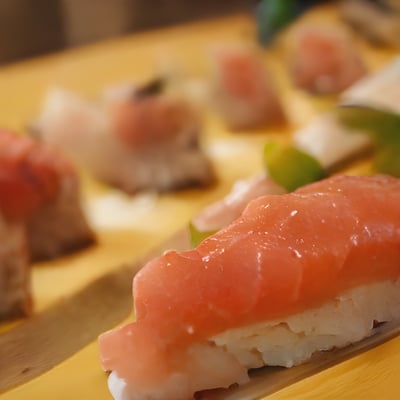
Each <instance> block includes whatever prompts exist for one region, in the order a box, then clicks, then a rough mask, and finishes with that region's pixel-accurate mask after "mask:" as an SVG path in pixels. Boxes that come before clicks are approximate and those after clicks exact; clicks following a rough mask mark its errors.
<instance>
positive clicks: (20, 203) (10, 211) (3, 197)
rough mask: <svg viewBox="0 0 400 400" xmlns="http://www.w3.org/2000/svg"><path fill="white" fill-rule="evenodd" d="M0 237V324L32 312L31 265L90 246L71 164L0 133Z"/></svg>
mask: <svg viewBox="0 0 400 400" xmlns="http://www.w3.org/2000/svg"><path fill="white" fill-rule="evenodd" d="M0 235H1V243H2V245H1V250H0V287H1V289H2V290H1V291H0V297H1V300H0V319H1V318H6V317H12V316H14V317H16V316H20V315H27V314H29V313H30V311H31V303H32V302H31V295H30V288H29V281H30V279H29V268H28V267H29V263H30V261H34V260H45V259H51V258H55V257H58V256H61V255H63V254H66V253H69V252H71V251H74V250H78V249H81V248H83V247H86V246H88V245H89V244H92V243H93V242H94V234H93V232H92V230H91V229H90V227H89V225H88V223H87V222H86V219H85V216H84V214H83V211H82V208H81V204H80V196H79V183H78V177H77V175H76V173H75V171H74V169H73V168H72V166H71V165H70V164H69V162H68V161H67V160H65V159H64V157H63V156H62V155H61V154H59V153H58V152H57V151H54V150H53V149H51V148H50V147H49V146H48V145H46V144H41V143H36V142H35V141H33V140H31V139H29V138H27V137H23V136H21V135H17V134H14V133H11V132H8V131H0Z"/></svg>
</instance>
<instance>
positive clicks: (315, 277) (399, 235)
mask: <svg viewBox="0 0 400 400" xmlns="http://www.w3.org/2000/svg"><path fill="white" fill-rule="evenodd" d="M399 201H400V180H398V179H396V178H392V177H389V176H385V175H377V176H371V177H355V176H353V177H352V176H335V177H332V178H329V179H326V180H321V181H319V182H316V183H313V184H310V185H307V186H304V187H302V188H300V189H298V190H297V191H295V192H293V193H290V194H284V195H280V196H276V195H275V196H263V197H260V198H258V199H256V200H254V201H252V202H250V203H249V205H248V206H247V208H246V210H245V211H244V212H243V214H242V215H241V216H240V217H239V218H238V219H236V220H235V221H234V222H233V223H232V224H230V225H229V226H228V227H226V228H224V229H222V230H221V231H219V232H217V233H216V234H214V235H212V236H210V237H209V238H208V239H206V240H204V241H203V242H202V243H201V244H200V245H199V246H198V247H197V248H196V249H194V250H189V251H185V252H182V253H178V252H175V251H169V252H166V253H164V254H163V255H162V256H161V257H159V258H156V259H154V260H153V261H150V262H149V263H148V264H147V265H146V266H145V267H144V268H143V269H142V270H141V271H140V272H139V273H138V274H137V275H136V277H135V279H134V283H133V293H134V305H135V315H136V322H134V323H130V324H127V325H125V326H122V327H120V328H117V329H115V330H113V331H110V332H107V333H105V334H103V335H102V336H101V337H100V339H99V345H100V354H101V362H102V366H103V368H104V370H106V371H111V374H110V376H109V387H110V390H111V392H112V394H113V396H114V398H115V399H117V400H120V399H124V400H132V399H135V400H140V399H153V400H156V399H157V400H161V399H162V400H172V399H174V400H188V399H191V398H193V395H194V393H195V392H196V391H201V390H204V389H210V388H216V387H228V386H230V385H231V384H234V383H238V384H242V383H244V382H246V381H247V380H248V372H247V371H248V369H250V368H258V367H261V366H263V365H279V366H284V367H291V366H293V365H296V364H299V363H302V362H304V361H306V360H308V359H309V358H310V357H311V355H312V354H313V353H314V352H316V351H320V350H324V351H325V350H330V349H332V348H334V347H343V346H346V345H348V344H350V343H352V342H356V341H359V340H361V339H363V338H364V337H366V336H368V335H370V334H371V333H373V327H374V323H376V322H385V321H389V320H394V319H398V318H400V307H399V306H400V208H399V206H398V205H399Z"/></svg>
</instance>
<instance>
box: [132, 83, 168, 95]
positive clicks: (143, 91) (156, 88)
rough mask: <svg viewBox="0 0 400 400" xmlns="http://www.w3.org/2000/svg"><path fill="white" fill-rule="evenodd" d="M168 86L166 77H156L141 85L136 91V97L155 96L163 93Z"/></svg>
mask: <svg viewBox="0 0 400 400" xmlns="http://www.w3.org/2000/svg"><path fill="white" fill-rule="evenodd" d="M165 86H166V82H165V79H163V78H155V79H153V80H151V81H150V82H148V83H146V84H145V85H143V86H141V87H139V88H138V89H136V90H135V92H134V98H135V99H142V98H144V97H148V96H155V95H158V94H161V93H162V92H163V90H164V88H165Z"/></svg>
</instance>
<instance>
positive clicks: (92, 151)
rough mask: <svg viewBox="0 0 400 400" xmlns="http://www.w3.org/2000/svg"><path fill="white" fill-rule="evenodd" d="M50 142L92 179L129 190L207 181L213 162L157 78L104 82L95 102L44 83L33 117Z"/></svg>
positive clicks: (189, 110)
mask: <svg viewBox="0 0 400 400" xmlns="http://www.w3.org/2000/svg"><path fill="white" fill-rule="evenodd" d="M35 130H36V135H37V136H38V137H40V139H41V140H43V141H45V142H49V143H52V144H53V145H56V146H58V147H60V148H62V149H63V150H64V151H66V152H67V153H68V154H69V155H70V157H71V158H72V159H73V160H74V161H75V162H77V163H78V164H80V165H81V166H83V167H85V168H86V169H87V170H88V171H89V172H90V173H91V174H92V175H93V176H95V177H96V178H97V179H99V180H101V181H103V182H106V183H108V184H111V185H113V186H115V187H117V188H119V189H121V190H123V191H125V192H127V193H129V194H133V193H135V192H137V191H139V190H156V191H159V192H163V191H170V190H174V189H179V188H183V187H187V186H192V185H201V186H203V185H208V184H210V183H211V182H212V181H213V179H214V173H213V169H212V167H211V164H210V162H209V160H208V159H207V157H206V156H205V154H204V152H203V151H202V149H201V146H200V143H199V142H200V131H201V123H200V119H199V116H198V114H197V112H196V111H195V110H194V108H193V107H192V106H191V105H190V104H189V103H188V101H186V100H185V99H183V98H179V97H176V96H170V95H169V94H168V93H165V91H164V82H163V80H159V79H156V80H154V81H152V82H150V83H148V84H146V85H144V86H141V87H135V86H133V85H122V86H118V87H114V88H109V90H107V92H106V95H105V97H104V99H103V103H102V104H101V105H98V104H95V103H91V102H89V101H86V100H84V99H82V98H80V97H79V96H78V95H76V94H75V93H71V92H67V91H64V90H61V89H54V90H51V91H50V92H49V93H48V95H47V98H46V100H45V104H44V107H43V111H42V113H41V115H40V116H39V118H38V120H37V121H36V123H35Z"/></svg>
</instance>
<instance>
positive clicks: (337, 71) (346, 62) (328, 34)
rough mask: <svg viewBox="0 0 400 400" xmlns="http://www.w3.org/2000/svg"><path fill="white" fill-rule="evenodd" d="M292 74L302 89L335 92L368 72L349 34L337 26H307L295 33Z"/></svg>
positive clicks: (295, 82) (294, 80)
mask: <svg viewBox="0 0 400 400" xmlns="http://www.w3.org/2000/svg"><path fill="white" fill-rule="evenodd" d="M289 73H290V75H291V79H292V81H293V83H294V85H296V86H297V87H299V88H302V89H305V90H307V91H309V92H312V93H316V94H324V95H326V94H336V93H339V92H341V91H343V90H344V89H346V88H348V87H349V86H351V85H352V84H354V83H355V82H356V81H357V80H359V79H360V78H361V77H363V76H364V75H365V74H366V73H367V69H366V67H365V65H364V63H363V60H362V58H361V56H360V54H359V52H358V50H357V48H356V46H355V45H354V43H353V40H352V38H351V36H350V35H348V34H347V33H346V32H345V31H343V30H342V29H340V28H338V27H335V26H322V25H321V26H319V25H304V26H301V27H299V28H297V29H295V30H294V31H293V32H292V40H291V45H290V48H289Z"/></svg>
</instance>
